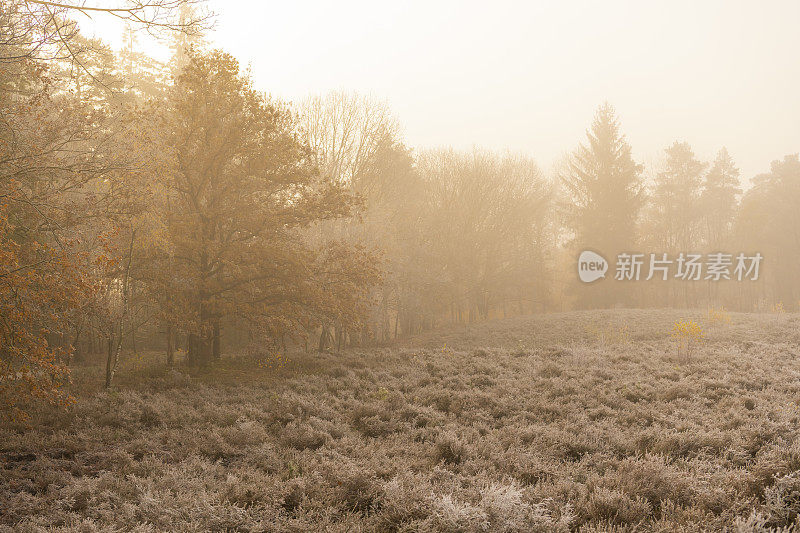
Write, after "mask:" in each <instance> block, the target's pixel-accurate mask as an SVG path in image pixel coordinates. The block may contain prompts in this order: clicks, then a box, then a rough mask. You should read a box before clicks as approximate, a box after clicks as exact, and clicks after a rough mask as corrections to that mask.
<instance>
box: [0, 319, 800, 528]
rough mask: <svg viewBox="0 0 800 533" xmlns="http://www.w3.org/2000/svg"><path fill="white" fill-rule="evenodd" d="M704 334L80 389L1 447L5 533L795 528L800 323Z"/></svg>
mask: <svg viewBox="0 0 800 533" xmlns="http://www.w3.org/2000/svg"><path fill="white" fill-rule="evenodd" d="M703 316H704V314H703V313H702V312H700V311H697V312H678V311H606V312H577V313H566V314H557V315H546V316H540V317H531V318H514V319H508V320H502V321H493V322H488V323H485V324H480V325H476V326H470V327H469V328H467V329H465V328H463V327H462V328H453V329H450V330H446V331H441V332H437V333H431V334H427V335H425V336H420V337H417V338H415V339H411V340H409V341H405V342H403V343H401V344H398V345H395V346H391V347H386V348H376V349H364V350H356V351H349V352H346V353H342V354H338V355H337V354H294V355H293V356H292V361H291V362H290V363H289V364H287V365H286V367H285V368H283V369H281V370H279V371H277V373H271V372H272V371H270V370H269V369H253V368H252V367H251V366H248V365H247V364H246V362H244V361H235V360H230V361H226V362H225V364H224V365H221V366H220V367H219V368H216V369H214V370H212V371H210V372H208V373H204V374H192V375H190V374H189V373H188V371H186V370H184V369H181V367H178V369H177V370H167V369H165V368H164V367H162V366H159V365H158V364H155V363H154V364H152V365H149V366H148V365H142V363H141V362H138V363H137V365H138V369H134V368H131V367H130V366H129V367H127V368H123V370H122V371H121V373H120V375H119V377H120V380H119V386H118V388H117V389H116V390H113V391H111V392H106V391H102V390H100V389H99V388H98V386H97V384H98V383H99V381H100V378H99V368H93V367H89V368H81V369H78V370H76V383H75V386H74V389H75V394H76V395H77V397H78V402H77V405H76V406H75V407H74V408H72V409H71V410H70V411H69V412H68V413H63V412H56V411H46V412H45V411H43V412H39V413H36V416H35V419H34V420H33V421H32V425H33V427H35V428H36V429H32V430H23V429H21V428H4V429H2V430H0V460H1V461H2V462H1V463H0V466H1V467H2V473H1V474H0V528H5V529H8V530H15V531H39V530H45V529H46V530H56V531H99V530H110V529H117V530H131V529H134V530H137V531H164V530H168V531H201V530H216V531H222V530H228V531H321V530H326V531H342V532H344V531H454V532H455V531H568V530H585V531H608V530H615V531H633V530H655V531H665V532H666V531H705V530H708V531H719V530H722V529H724V528H728V529H729V530H731V531H762V530H764V531H766V530H769V529H770V528H784V527H792V525H793V524H795V523H796V521H797V514H798V512H800V440H799V437H800V354H798V352H799V351H800V317H798V316H797V315H792V314H782V315H749V314H734V315H733V317H732V318H733V322H732V324H731V325H717V326H709V325H707V324H705V323H704V322H703V320H704V319H703ZM683 318H686V319H689V318H691V319H694V320H697V321H699V323H701V324H703V325H704V327H705V334H706V335H705V337H706V339H705V341H704V343H703V344H702V345H701V346H700V347H699V348H698V349H697V350H695V351H694V352H692V353H691V354H690V356H689V357H685V356H684V355H681V354H679V353H677V351H676V346H675V342H674V341H673V339H672V338H671V337H670V331H671V328H672V325H673V323H674V322H675V320H677V319H683ZM625 326H627V329H626V331H627V334H626V335H625V336H621V335H614V334H613V332H614V331H619V330H620V329H621V328H623V327H625ZM598 331H599V332H603V331H606V332H611V333H612V334H609V335H604V334H598ZM609 339H610V340H609Z"/></svg>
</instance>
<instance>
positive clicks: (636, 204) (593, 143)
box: [561, 103, 643, 306]
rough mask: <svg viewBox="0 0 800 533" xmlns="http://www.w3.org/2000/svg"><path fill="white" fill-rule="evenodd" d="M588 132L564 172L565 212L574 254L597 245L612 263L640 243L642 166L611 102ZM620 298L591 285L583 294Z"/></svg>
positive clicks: (598, 299) (600, 301) (604, 301)
mask: <svg viewBox="0 0 800 533" xmlns="http://www.w3.org/2000/svg"><path fill="white" fill-rule="evenodd" d="M586 136H587V142H586V143H585V144H581V145H580V146H579V147H578V149H577V150H576V151H575V152H574V153H573V154H572V155H571V156H570V158H569V160H568V162H567V168H566V170H565V172H563V173H562V175H561V182H562V183H563V185H564V187H565V189H566V192H567V194H568V196H569V199H568V200H569V201H568V204H567V205H566V209H565V214H566V218H567V223H568V226H569V228H570V229H571V230H572V232H573V235H574V240H573V243H572V244H573V246H574V251H575V252H576V255H577V253H579V252H580V251H581V250H584V249H593V250H596V251H598V252H600V253H601V254H603V255H604V256H605V257H606V258H607V259H608V261H609V263H610V264H613V263H614V258H615V257H616V255H617V254H618V253H620V252H624V251H627V252H630V251H632V250H633V248H634V246H635V245H636V226H637V220H638V216H639V211H640V209H641V207H642V202H643V188H642V178H641V173H642V166H641V165H639V164H637V163H636V162H635V161H634V160H633V157H632V156H631V147H630V145H629V144H628V142H627V141H626V139H625V136H624V135H622V133H621V132H620V124H619V120H618V119H617V116H616V113H615V111H614V108H613V106H611V105H610V104H608V103H605V104H603V105H602V106H600V108H599V109H598V110H597V113H596V114H595V118H594V122H593V123H592V127H591V129H590V130H589V131H588V132H587V134H586ZM610 274H611V275H612V276H613V272H612V273H610ZM620 296H621V294H618V295H614V294H611V293H610V291H608V290H605V291H603V290H595V289H592V290H589V291H587V292H586V293H585V294H583V295H582V298H583V302H582V304H585V305H590V306H598V305H608V304H609V303H612V301H613V300H614V299H617V298H618V297H620Z"/></svg>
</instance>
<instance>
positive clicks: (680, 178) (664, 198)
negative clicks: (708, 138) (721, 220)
mask: <svg viewBox="0 0 800 533" xmlns="http://www.w3.org/2000/svg"><path fill="white" fill-rule="evenodd" d="M664 152H665V153H666V159H665V161H664V168H663V170H662V171H661V172H659V173H658V174H657V175H656V179H655V187H654V190H653V195H652V198H651V210H650V213H649V214H650V217H649V218H650V220H649V222H650V227H649V230H648V232H647V233H648V235H649V236H650V240H651V241H654V242H653V245H655V246H657V247H658V249H659V250H660V251H663V252H673V253H679V252H689V251H692V250H694V249H695V248H696V245H698V244H699V239H700V237H701V233H702V232H701V231H700V228H701V224H700V216H701V209H700V203H699V200H700V186H701V182H702V176H703V170H704V169H705V166H706V165H705V163H702V162H701V161H699V160H698V159H697V157H695V154H694V152H693V151H692V147H691V146H689V144H688V143H686V142H678V141H675V142H674V143H673V144H672V146H670V147H669V148H667V149H665V150H664Z"/></svg>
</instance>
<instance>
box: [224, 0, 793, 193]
mask: <svg viewBox="0 0 800 533" xmlns="http://www.w3.org/2000/svg"><path fill="white" fill-rule="evenodd" d="M211 6H212V9H213V10H214V11H215V12H216V13H217V14H218V19H217V27H216V30H215V32H214V33H213V34H212V41H213V42H214V43H215V44H216V45H217V46H220V47H222V48H223V49H225V50H226V51H228V52H230V53H232V54H233V55H235V56H236V57H237V58H238V59H239V60H240V61H241V62H242V63H243V64H244V65H247V64H248V63H249V64H250V65H251V67H252V73H253V76H254V80H255V84H256V86H257V87H258V88H259V89H262V90H265V91H267V92H270V93H272V94H273V95H276V96H279V97H281V98H284V99H288V100H294V101H297V100H299V99H302V98H303V97H304V96H306V95H307V94H309V93H324V92H327V91H329V90H331V89H347V90H356V91H359V92H363V93H371V94H373V95H375V96H378V97H381V98H385V99H387V100H388V102H389V105H390V107H391V108H392V109H393V110H394V112H395V113H396V114H397V116H398V118H399V120H400V122H401V124H402V125H403V127H404V130H405V136H406V140H407V142H408V144H409V145H411V146H414V147H430V146H441V145H452V146H454V147H456V148H469V147H470V146H472V145H481V146H485V147H488V148H494V149H506V148H508V149H511V150H514V151H521V152H524V153H527V154H529V155H531V156H533V157H535V158H536V159H537V160H538V161H539V162H540V164H541V165H542V166H544V167H545V168H547V167H548V166H549V165H551V164H552V163H553V162H554V161H557V160H558V159H559V158H560V157H561V156H562V155H563V154H564V153H566V152H567V151H569V150H571V149H573V148H574V147H575V146H576V144H577V143H578V142H579V141H580V140H581V139H582V138H583V136H584V132H585V130H586V128H587V127H588V125H589V123H590V121H591V118H592V115H593V112H594V109H595V108H596V107H597V106H598V105H599V104H600V103H602V102H603V101H605V100H608V101H609V102H611V103H612V104H614V105H615V106H616V108H617V111H618V113H619V115H620V118H621V120H622V125H623V130H624V132H625V133H626V134H627V136H628V139H629V141H630V142H631V144H632V145H633V149H634V156H635V157H636V158H637V160H639V161H640V162H644V163H646V164H648V165H653V164H656V163H657V162H658V160H659V158H660V157H661V155H662V154H663V149H664V148H666V147H667V146H668V145H669V144H671V143H672V142H673V141H674V140H685V141H687V142H689V143H690V144H691V145H692V146H693V147H694V149H695V152H696V153H697V154H698V156H699V157H701V158H704V159H711V158H712V157H713V155H714V153H715V152H716V150H717V149H719V148H720V147H721V146H723V145H724V146H727V147H728V149H729V151H730V152H731V154H732V156H733V157H734V159H735V160H736V162H737V164H738V165H739V167H740V168H741V170H742V175H743V177H744V178H746V179H747V178H750V177H752V176H753V175H755V174H757V173H760V172H764V171H766V170H767V169H768V168H769V163H770V161H772V160H773V159H778V158H781V157H782V156H783V155H784V154H787V153H794V152H797V151H800V97H799V96H798V94H799V93H798V89H799V88H800V61H798V51H800V31H798V23H799V22H800V2H796V1H783V2H743V1H680V2H676V1H670V2H652V1H638V2H634V1H603V2H600V1H595V2H590V1H552V2H524V1H518V2H471V1H470V2H464V1H439V0H433V1H431V0H428V1H421V0H411V1H403V2H379V1H375V0H372V1H339V2H330V1H325V0H306V1H292V2H274V1H263V0H258V1H245V0H228V1H222V0H212V3H211Z"/></svg>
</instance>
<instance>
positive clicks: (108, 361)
mask: <svg viewBox="0 0 800 533" xmlns="http://www.w3.org/2000/svg"><path fill="white" fill-rule="evenodd" d="M113 361H114V337H113V336H109V337H108V355H107V357H106V388H109V387H110V386H111V377H112V374H111V365H112V363H113Z"/></svg>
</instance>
